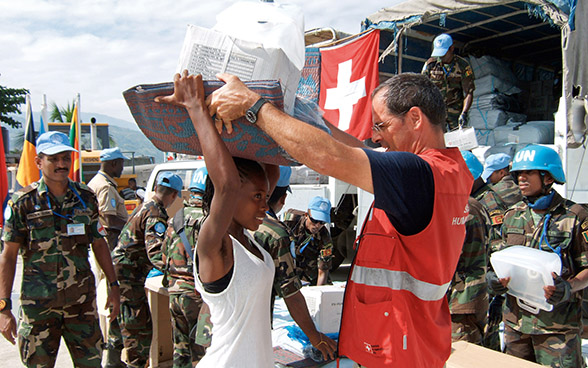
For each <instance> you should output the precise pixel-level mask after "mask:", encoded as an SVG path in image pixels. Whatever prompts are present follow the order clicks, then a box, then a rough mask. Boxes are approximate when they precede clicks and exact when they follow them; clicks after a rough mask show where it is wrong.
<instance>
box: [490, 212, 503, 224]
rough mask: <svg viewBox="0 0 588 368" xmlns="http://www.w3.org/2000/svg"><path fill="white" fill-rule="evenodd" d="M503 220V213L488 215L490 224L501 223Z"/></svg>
mask: <svg viewBox="0 0 588 368" xmlns="http://www.w3.org/2000/svg"><path fill="white" fill-rule="evenodd" d="M503 221H504V215H502V214H498V215H494V216H490V222H491V224H492V226H494V225H501V224H502V222H503Z"/></svg>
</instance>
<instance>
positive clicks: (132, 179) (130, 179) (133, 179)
mask: <svg viewBox="0 0 588 368" xmlns="http://www.w3.org/2000/svg"><path fill="white" fill-rule="evenodd" d="M132 181H133V182H135V184H137V180H135V178H129V183H130V182H132Z"/></svg>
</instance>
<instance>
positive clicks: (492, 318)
mask: <svg viewBox="0 0 588 368" xmlns="http://www.w3.org/2000/svg"><path fill="white" fill-rule="evenodd" d="M503 301H504V297H503V296H501V295H497V296H495V297H494V298H492V302H490V305H489V307H488V325H489V326H497V325H498V324H499V323H500V322H501V321H502V303H503Z"/></svg>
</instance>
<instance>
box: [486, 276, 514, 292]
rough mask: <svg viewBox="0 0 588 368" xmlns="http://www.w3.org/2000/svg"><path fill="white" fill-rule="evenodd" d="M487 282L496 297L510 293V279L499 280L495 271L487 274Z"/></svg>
mask: <svg viewBox="0 0 588 368" xmlns="http://www.w3.org/2000/svg"><path fill="white" fill-rule="evenodd" d="M486 281H487V282H488V287H489V288H490V290H491V291H492V293H493V294H494V295H501V294H504V293H506V292H507V291H508V287H507V285H508V283H509V282H510V277H505V278H502V279H499V278H498V276H496V273H494V271H488V272H487V273H486Z"/></svg>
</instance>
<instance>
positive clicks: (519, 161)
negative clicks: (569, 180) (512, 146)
mask: <svg viewBox="0 0 588 368" xmlns="http://www.w3.org/2000/svg"><path fill="white" fill-rule="evenodd" d="M523 170H540V171H547V172H548V173H550V174H551V176H552V177H553V180H555V182H556V183H558V184H563V183H565V182H566V175H565V174H564V171H563V167H562V164H561V158H559V155H558V154H557V152H555V151H554V150H552V149H551V148H549V147H543V146H538V145H534V144H533V145H529V146H527V147H525V148H523V149H522V150H520V151H518V152H517V153H516V154H515V156H514V158H513V160H512V169H511V170H510V171H513V172H517V171H523ZM515 175H516V174H515Z"/></svg>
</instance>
